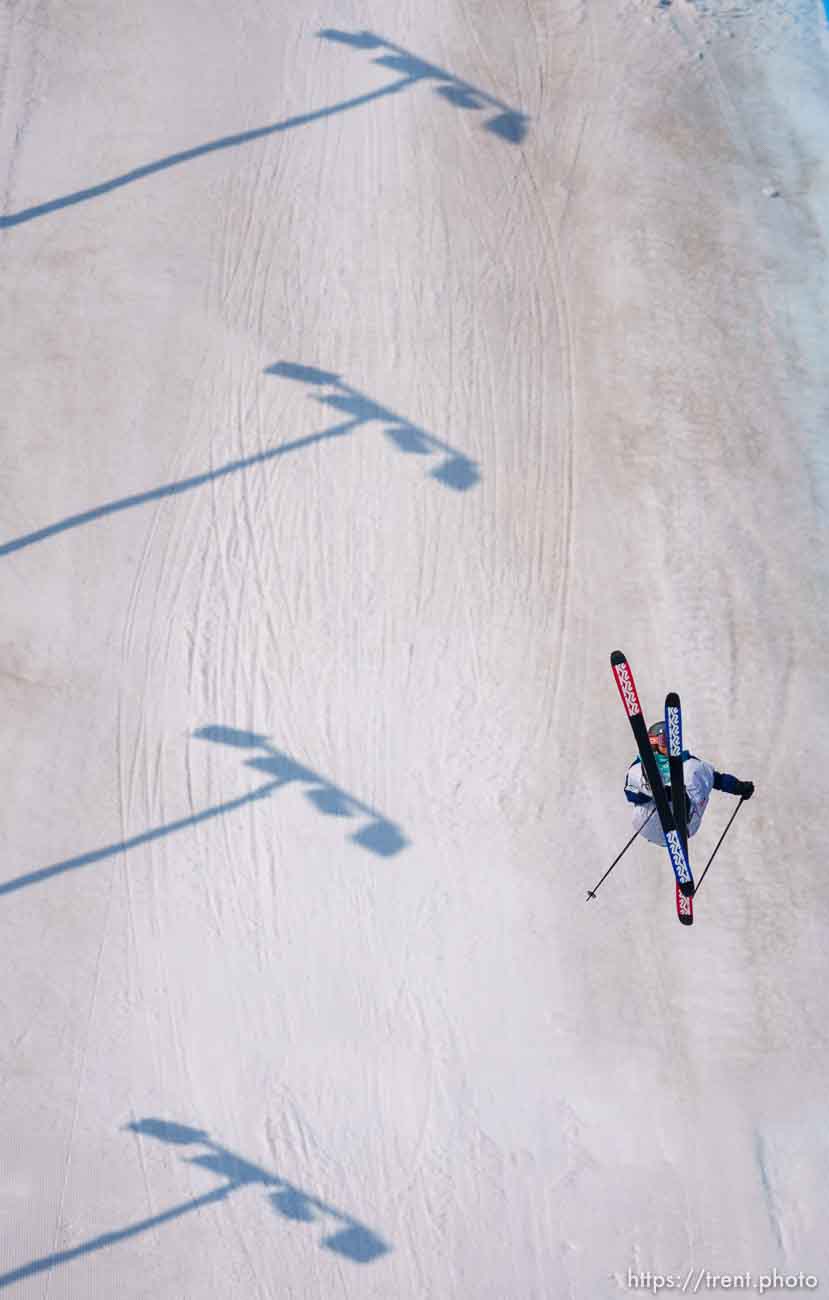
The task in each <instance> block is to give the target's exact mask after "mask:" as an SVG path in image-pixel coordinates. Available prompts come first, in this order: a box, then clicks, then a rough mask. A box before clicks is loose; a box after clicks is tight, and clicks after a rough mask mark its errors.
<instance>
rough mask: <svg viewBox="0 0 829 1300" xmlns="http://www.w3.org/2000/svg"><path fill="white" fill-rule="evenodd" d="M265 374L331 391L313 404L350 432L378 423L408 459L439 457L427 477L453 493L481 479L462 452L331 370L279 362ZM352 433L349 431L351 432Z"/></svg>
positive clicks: (476, 468) (473, 464) (475, 465)
mask: <svg viewBox="0 0 829 1300" xmlns="http://www.w3.org/2000/svg"><path fill="white" fill-rule="evenodd" d="M265 374H266V375H277V376H278V377H279V378H281V379H293V380H296V381H297V382H298V383H304V384H310V385H311V386H312V387H314V388H316V389H321V388H330V389H331V390H332V391H331V392H330V393H328V394H327V395H325V396H319V395H317V394H315V398H316V401H318V402H319V403H320V404H321V405H322V406H327V407H330V408H331V409H332V410H334V411H338V412H340V413H341V414H343V415H347V416H349V417H350V419H351V420H352V421H353V429H356V428H358V427H359V426H361V425H364V424H371V423H374V422H379V423H380V424H384V425H385V426H386V427H385V429H384V430H383V432H384V433H385V435H386V437H387V438H388V439H389V440H390V441H391V442H392V443H394V445H395V447H396V448H397V449H398V451H401V452H403V453H404V454H405V455H409V456H431V455H435V454H439V455H440V456H441V458H442V459H441V461H440V463H439V464H438V465H435V466H434V467H433V468H432V469H430V470H429V477H430V478H433V479H435V480H436V481H437V482H438V483H441V484H443V486H444V487H448V488H452V490H453V491H455V492H466V491H468V489H469V488H471V487H475V486H476V485H477V484H478V483H479V482H480V478H481V474H480V470H479V469H478V466H477V464H476V462H475V461H474V460H471V459H470V457H469V456H466V455H464V454H463V452H460V451H457V450H456V449H455V448H454V447H452V446H450V444H449V443H448V442H443V441H442V440H441V439H440V438H436V437H435V435H434V434H432V433H428V432H427V431H426V430H425V429H422V428H420V427H419V426H418V425H416V424H414V423H413V422H412V421H411V420H407V419H406V418H405V417H404V416H402V415H397V413H396V412H395V411H392V410H390V409H389V408H388V407H387V406H382V405H381V404H380V403H379V402H375V401H374V400H373V399H372V398H370V397H367V396H366V395H365V393H361V392H360V390H359V389H357V388H353V387H352V386H351V384H347V383H346V382H345V381H344V380H343V379H341V378H340V376H339V375H337V374H335V373H334V372H333V371H331V370H318V369H317V368H316V367H315V366H303V365H296V364H294V363H293V362H291V361H278V362H277V363H276V364H275V365H273V366H268V367H267V369H266V370H265ZM350 431H351V430H350Z"/></svg>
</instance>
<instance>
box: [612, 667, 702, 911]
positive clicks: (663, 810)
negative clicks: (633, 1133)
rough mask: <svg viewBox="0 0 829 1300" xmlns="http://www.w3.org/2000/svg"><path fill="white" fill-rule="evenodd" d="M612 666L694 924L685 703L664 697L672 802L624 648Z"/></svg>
mask: <svg viewBox="0 0 829 1300" xmlns="http://www.w3.org/2000/svg"><path fill="white" fill-rule="evenodd" d="M610 666H611V668H612V670H613V676H614V679H615V681H616V685H617V687H618V688H619V694H620V696H621V698H622V703H623V704H624V706H625V712H626V714H627V717H628V722H629V723H630V726H631V730H632V732H633V735H634V738H635V740H636V747H637V749H638V750H639V758H640V759H641V762H642V768H643V770H644V772H645V775H646V777H647V779H648V783H649V785H650V788H651V793H652V794H653V800H654V804H655V805H656V812H657V815H658V817H659V824H660V826H661V827H662V835H663V838H664V840H665V847H666V848H667V850H668V857H669V859H670V863H671V866H672V868H673V872H674V876H675V877H676V912H677V916H678V917H679V920H680V921H681V922H682V924H683V925H691V924H693V920H694V907H693V902H692V898H693V894H694V877H693V874H692V872H691V866H690V863H689V861H688V830H687V825H686V821H685V783H684V780H683V772H682V763H683V751H682V707H681V704H680V700H679V696H678V695H677V694H676V692H675V691H671V692H670V693H669V694H668V695H667V696H666V697H665V730H666V732H667V737H668V763H669V767H670V774H671V802H670V803H668V797H667V795H666V793H665V787H664V786H663V784H662V778H661V776H660V774H659V768H658V767H657V765H656V759H655V758H654V756H653V751H652V749H651V745H650V739H649V737H648V729H647V726H646V725H645V718H644V714H643V713H642V706H641V704H640V703H639V695H638V692H637V690H636V684H635V682H634V680H633V673H632V672H631V669H630V664H629V663H628V661H627V659H626V657H625V655H623V654H622V651H621V650H614V651H613V654H612V655H611V656H610Z"/></svg>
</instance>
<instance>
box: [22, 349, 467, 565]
mask: <svg viewBox="0 0 829 1300" xmlns="http://www.w3.org/2000/svg"><path fill="white" fill-rule="evenodd" d="M265 374H271V375H279V376H282V377H283V378H287V379H298V380H302V381H303V382H306V383H311V384H315V385H321V384H327V385H329V386H332V387H333V388H334V392H333V394H331V395H329V396H328V397H321V398H320V399H319V400H320V401H321V402H322V404H323V405H324V406H329V407H331V408H332V409H333V410H335V411H340V412H342V413H344V414H345V415H346V416H347V418H346V419H345V420H343V421H342V422H341V423H338V424H334V425H332V426H331V428H330V429H323V430H322V431H321V432H320V433H311V434H307V435H306V436H304V437H302V438H294V439H293V440H292V441H290V442H282V443H280V444H279V445H278V446H276V447H270V448H268V450H267V451H260V452H256V453H255V455H253V456H242V457H240V458H239V459H238V460H231V461H228V462H227V464H225V465H220V466H218V468H217V469H211V470H206V471H205V472H203V473H201V474H192V475H190V477H189V478H184V479H179V480H178V481H176V482H174V483H163V484H161V486H160V487H155V488H150V489H149V490H148V491H146V492H134V493H132V494H131V495H130V496H125V497H119V498H118V499H117V500H115V501H107V502H105V503H104V504H103V505H100V506H93V507H92V508H91V509H89V510H82V511H79V512H78V513H77V514H73V515H67V516H66V517H65V518H63V519H58V520H57V521H56V522H55V523H52V524H46V525H45V526H44V527H43V528H36V529H34V530H33V531H32V532H29V533H23V534H21V536H20V537H13V538H10V540H9V541H7V542H0V557H2V556H4V555H12V554H14V552H15V551H22V550H25V549H26V547H28V546H34V545H35V544H36V543H37V542H45V541H47V540H48V539H49V538H50V537H55V536H56V535H57V534H58V533H64V532H68V531H69V530H70V529H72V528H81V527H82V526H83V525H85V524H91V523H94V522H95V521H96V520H98V519H106V518H108V517H109V516H110V515H116V514H120V513H121V512H122V511H124V510H133V509H136V508H137V507H138V506H145V505H149V504H151V503H152V502H153V501H164V500H166V499H168V498H171V497H177V496H183V495H184V493H185V492H192V491H193V490H194V489H196V488H201V487H206V486H208V485H209V484H211V483H218V482H219V481H220V480H221V479H224V478H229V477H230V476H231V475H233V474H239V473H241V472H243V471H245V470H249V469H255V468H257V467H259V466H262V465H265V464H267V463H268V462H269V461H272V460H276V459H278V458H279V457H280V456H287V455H289V454H290V453H291V452H295V451H304V450H305V449H306V448H308V447H311V446H313V445H314V444H315V443H320V442H329V441H332V440H333V439H334V438H343V437H347V436H348V435H349V434H352V433H354V432H355V431H356V430H357V429H359V428H361V427H362V426H363V425H365V424H367V423H369V422H370V421H372V420H382V421H385V422H386V423H387V424H388V425H389V427H388V428H387V429H386V435H387V436H388V437H389V438H390V439H391V440H392V441H393V442H394V444H395V445H396V446H397V447H398V449H399V450H400V451H403V452H407V453H408V454H414V455H420V456H426V455H430V454H432V453H434V452H440V453H441V454H442V455H443V460H442V461H441V463H440V464H439V465H437V466H435V468H434V469H432V470H431V471H430V477H431V478H434V479H436V480H437V482H439V483H441V484H442V485H443V486H444V487H448V488H452V489H453V490H454V491H456V492H465V491H466V490H467V488H470V487H474V486H475V484H476V483H477V482H478V481H479V479H480V473H479V471H478V467H477V465H476V463H475V461H473V460H470V459H469V457H468V456H464V455H463V454H462V453H461V452H457V451H455V450H453V448H452V447H450V446H449V444H448V443H445V442H441V440H440V439H439V438H435V437H434V436H433V435H432V434H430V433H427V432H426V430H425V429H419V428H417V426H416V425H414V424H412V423H411V421H409V420H405V419H403V418H402V417H401V416H399V415H395V413H394V412H393V411H390V410H388V409H387V408H386V407H383V406H380V405H379V404H378V403H377V402H374V401H372V400H371V398H368V397H365V396H364V395H363V394H362V393H360V392H358V390H357V389H356V388H351V387H350V385H348V384H346V383H343V382H342V380H341V379H340V378H339V376H338V375H334V374H330V373H329V372H328V371H324V370H315V369H314V368H313V367H311V366H298V365H292V364H291V363H289V362H287V361H280V362H277V364H276V365H273V366H269V367H268V368H267V369H266V371H265Z"/></svg>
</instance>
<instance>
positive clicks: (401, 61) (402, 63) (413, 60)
mask: <svg viewBox="0 0 829 1300" xmlns="http://www.w3.org/2000/svg"><path fill="white" fill-rule="evenodd" d="M317 35H318V36H321V37H322V38H323V40H327V41H337V42H338V43H339V44H341V45H347V46H350V48H351V49H354V50H380V51H382V53H380V55H379V56H378V57H377V58H376V59H373V60H372V62H374V63H376V64H378V65H379V66H380V67H382V68H390V69H391V70H392V71H393V72H400V73H403V75H404V76H405V77H406V78H409V79H410V80H411V81H412V82H416V81H432V82H437V83H438V84H437V85H436V86H435V93H436V94H438V95H440V96H441V97H442V98H443V99H444V100H446V102H447V103H449V104H451V105H452V106H453V107H454V108H462V109H472V110H482V109H488V110H491V109H493V108H494V109H497V110H498V111H497V113H496V115H495V116H494V117H491V118H489V120H488V121H486V122H485V123H484V128H485V129H486V130H487V131H491V132H492V134H493V135H497V136H499V137H500V139H502V140H506V141H507V142H508V143H509V144H520V143H521V141H522V140H523V139H524V137H525V136H526V134H527V127H528V124H529V118H528V117H527V115H526V113H522V112H520V111H519V110H518V109H517V108H512V107H511V106H510V105H509V104H506V103H504V101H503V100H501V99H498V98H497V97H496V96H495V95H491V94H490V93H489V92H488V91H486V90H481V88H480V86H473V85H472V83H471V82H469V81H465V80H464V79H463V78H462V77H456V76H455V74H454V73H452V72H447V71H446V69H445V68H440V67H438V65H437V64H436V63H429V62H428V61H427V60H426V59H421V58H420V57H419V56H418V55H416V54H412V53H411V51H410V50H407V49H405V47H404V46H402V45H395V43H394V41H387V40H386V39H385V37H384V36H378V35H377V34H376V33H375V32H369V31H361V32H343V31H339V30H338V29H337V28H336V27H325V28H323V29H322V31H320V32H318V33H317Z"/></svg>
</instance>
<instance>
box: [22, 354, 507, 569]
mask: <svg viewBox="0 0 829 1300" xmlns="http://www.w3.org/2000/svg"><path fill="white" fill-rule="evenodd" d="M265 374H266V375H277V376H279V378H281V379H293V380H296V381H297V382H299V383H303V384H311V385H313V386H314V387H315V388H330V389H331V390H332V391H331V392H330V393H328V394H327V395H326V396H324V397H320V396H318V397H317V398H316V400H317V401H318V402H320V404H321V405H322V406H327V407H330V408H331V409H332V410H334V411H338V412H341V413H342V414H344V415H347V416H349V417H350V420H351V421H352V426H351V428H350V429H349V432H351V431H352V430H353V429H357V428H358V427H360V426H361V425H364V424H370V423H372V422H375V421H378V422H379V423H381V424H385V425H386V428H385V429H384V433H385V435H386V437H387V438H388V439H389V440H390V441H391V442H392V443H394V445H395V447H397V449H398V451H402V452H404V453H405V454H406V455H409V456H430V455H433V454H435V453H439V454H440V455H441V456H442V460H441V461H440V464H438V465H435V466H434V467H433V468H432V469H430V471H429V477H430V478H433V479H436V480H437V481H438V482H439V483H442V484H443V486H444V487H448V488H452V489H453V491H455V492H466V491H467V490H468V489H469V488H471V487H475V485H476V484H477V483H478V482H480V477H481V475H480V471H479V469H478V466H477V464H476V462H475V461H474V460H471V459H470V458H469V457H468V456H465V455H464V454H463V453H462V452H459V451H456V450H455V449H454V447H451V446H450V445H449V443H448V442H443V441H441V439H440V438H436V437H435V436H434V434H432V433H427V431H426V430H425V429H421V428H420V427H419V426H418V425H416V424H414V423H413V422H412V421H411V420H407V419H406V418H405V417H404V416H401V415H397V414H396V412H394V411H392V410H390V409H389V407H387V406H381V405H380V403H379V402H375V401H374V400H373V399H372V398H370V397H367V396H366V395H365V394H364V393H361V392H360V391H359V389H357V388H352V386H351V385H350V384H347V383H345V381H344V380H342V379H341V378H340V376H339V375H337V374H334V373H333V372H332V371H330V370H317V369H316V368H315V367H314V366H301V365H295V364H294V363H293V362H290V361H278V362H277V363H276V364H275V365H273V366H268V367H267V369H266V370H265ZM0 554H2V551H0Z"/></svg>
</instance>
